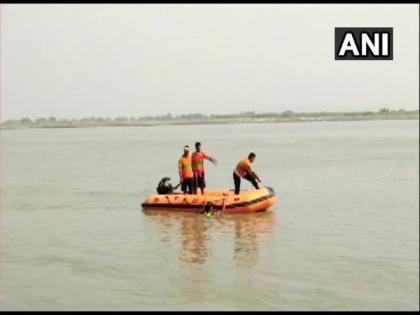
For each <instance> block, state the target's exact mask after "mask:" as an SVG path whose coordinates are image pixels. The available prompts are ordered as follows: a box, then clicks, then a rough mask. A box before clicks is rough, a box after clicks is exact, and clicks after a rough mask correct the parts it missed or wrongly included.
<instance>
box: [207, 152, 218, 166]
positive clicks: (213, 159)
mask: <svg viewBox="0 0 420 315" xmlns="http://www.w3.org/2000/svg"><path fill="white" fill-rule="evenodd" d="M204 158H205V159H206V160H209V161H210V162H212V163H213V164H217V160H216V159H215V158H213V157H211V156H210V155H207V154H206V153H204Z"/></svg>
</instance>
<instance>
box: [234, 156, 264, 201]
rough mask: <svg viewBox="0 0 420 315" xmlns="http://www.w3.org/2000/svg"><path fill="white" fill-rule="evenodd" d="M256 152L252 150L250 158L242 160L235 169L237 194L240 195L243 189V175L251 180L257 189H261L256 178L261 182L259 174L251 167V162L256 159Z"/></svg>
mask: <svg viewBox="0 0 420 315" xmlns="http://www.w3.org/2000/svg"><path fill="white" fill-rule="evenodd" d="M255 157H256V155H255V153H254V152H251V153H250V154H249V155H248V158H245V159H243V160H241V161H240V162H239V163H238V164H237V165H236V168H235V169H234V171H233V182H234V184H235V195H239V191H240V190H241V177H242V178H245V179H246V180H248V181H250V182H251V183H252V185H254V187H255V189H260V187H259V186H258V183H257V181H256V180H258V181H259V182H260V183H261V180H260V178H259V177H258V175H257V174H256V173H255V172H254V171H253V170H252V169H251V164H252V163H254V161H255Z"/></svg>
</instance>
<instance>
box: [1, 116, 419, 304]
mask: <svg viewBox="0 0 420 315" xmlns="http://www.w3.org/2000/svg"><path fill="white" fill-rule="evenodd" d="M418 132H419V123H418V121H370V122H316V123H281V124H232V125H203V126H159V127H112V128H111V127H109V128H84V129H27V130H4V131H1V200H0V201H1V221H0V223H1V238H0V251H1V252H0V254H1V256H0V310H418V309H419V297H418V296H419V164H418V163H419V136H418ZM197 140H198V141H201V142H202V143H203V149H204V150H205V151H206V152H207V153H209V154H210V155H212V156H214V157H215V158H217V159H218V161H219V164H218V165H216V166H214V165H211V164H209V163H207V165H206V170H207V184H208V187H209V188H232V186H233V183H232V169H233V167H234V165H235V164H236V163H237V162H238V160H239V159H241V158H243V157H244V156H246V155H247V154H248V153H249V151H254V152H255V153H256V154H257V158H256V162H255V165H254V168H255V170H256V171H257V173H258V174H259V175H260V177H261V179H262V181H263V184H264V185H267V186H272V187H273V188H274V189H275V191H276V193H277V195H278V204H277V206H276V207H275V209H273V210H272V211H270V212H266V213H261V214H255V215H253V214H248V215H236V216H235V215H231V216H224V217H220V218H206V217H204V216H202V215H186V214H185V215H182V214H173V213H172V214H171V213H155V214H146V213H144V212H142V211H141V209H140V204H141V202H142V201H143V200H144V199H145V198H146V196H147V195H149V194H151V193H154V192H155V187H156V185H157V183H158V181H159V179H160V178H161V177H164V176H170V177H171V178H172V179H173V181H174V182H176V178H177V160H178V158H179V156H180V155H181V153H182V147H183V146H184V144H190V146H193V144H194V142H195V141H197ZM243 188H246V189H251V186H250V185H249V184H248V183H246V184H243Z"/></svg>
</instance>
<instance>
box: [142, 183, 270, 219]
mask: <svg viewBox="0 0 420 315" xmlns="http://www.w3.org/2000/svg"><path fill="white" fill-rule="evenodd" d="M276 202H277V197H276V194H275V192H274V190H273V189H272V188H271V187H262V188H260V189H257V190H252V191H241V193H240V194H239V195H235V194H234V192H233V191H230V190H229V191H226V190H225V191H223V190H208V191H206V192H205V193H204V195H202V194H197V195H186V194H182V192H175V193H174V194H170V195H152V196H149V197H148V198H147V199H146V200H145V201H144V202H143V203H142V207H143V209H144V210H145V211H157V210H160V211H174V212H192V213H203V212H204V210H205V207H206V205H211V207H212V211H213V212H214V213H218V212H221V213H225V214H241V213H255V212H263V211H267V210H269V209H270V208H272V207H273V206H274V205H275V204H276Z"/></svg>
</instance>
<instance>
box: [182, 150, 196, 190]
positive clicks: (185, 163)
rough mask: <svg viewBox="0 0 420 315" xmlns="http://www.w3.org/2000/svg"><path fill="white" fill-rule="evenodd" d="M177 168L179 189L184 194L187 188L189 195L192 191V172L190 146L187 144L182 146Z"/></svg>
mask: <svg viewBox="0 0 420 315" xmlns="http://www.w3.org/2000/svg"><path fill="white" fill-rule="evenodd" d="M178 169H179V179H180V182H181V190H182V192H183V193H184V194H186V193H187V190H188V194H190V195H191V194H192V193H193V192H194V188H193V186H194V184H193V181H194V174H193V171H192V165H191V155H190V147H189V146H188V145H185V146H184V154H183V155H182V156H181V158H180V159H179V161H178Z"/></svg>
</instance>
